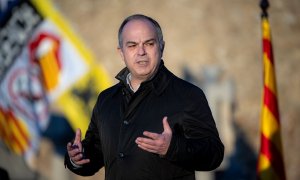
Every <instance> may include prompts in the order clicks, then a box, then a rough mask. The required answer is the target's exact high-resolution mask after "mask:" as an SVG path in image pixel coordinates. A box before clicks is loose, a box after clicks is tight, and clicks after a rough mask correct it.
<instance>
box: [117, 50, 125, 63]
mask: <svg viewBox="0 0 300 180" xmlns="http://www.w3.org/2000/svg"><path fill="white" fill-rule="evenodd" d="M117 49H118V52H119V54H120V56H121V58H122V60H123V61H124V54H123V50H122V48H120V47H118V48H117Z"/></svg>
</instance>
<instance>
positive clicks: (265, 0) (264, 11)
mask: <svg viewBox="0 0 300 180" xmlns="http://www.w3.org/2000/svg"><path fill="white" fill-rule="evenodd" d="M269 6H270V4H269V1H268V0H261V1H260V8H261V10H262V13H261V16H263V17H268V12H267V9H268V8H269Z"/></svg>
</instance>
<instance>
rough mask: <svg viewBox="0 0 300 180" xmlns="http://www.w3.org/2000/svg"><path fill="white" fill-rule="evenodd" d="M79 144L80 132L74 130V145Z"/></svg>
mask: <svg viewBox="0 0 300 180" xmlns="http://www.w3.org/2000/svg"><path fill="white" fill-rule="evenodd" d="M79 142H81V130H80V129H79V128H78V129H76V135H75V140H74V144H77V143H79Z"/></svg>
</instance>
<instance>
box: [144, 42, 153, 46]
mask: <svg viewBox="0 0 300 180" xmlns="http://www.w3.org/2000/svg"><path fill="white" fill-rule="evenodd" d="M145 45H146V46H154V42H153V41H151V42H146V43H145Z"/></svg>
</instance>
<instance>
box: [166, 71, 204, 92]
mask: <svg viewBox="0 0 300 180" xmlns="http://www.w3.org/2000/svg"><path fill="white" fill-rule="evenodd" d="M172 79H173V81H172V86H173V88H174V89H176V90H177V91H178V92H179V93H180V94H185V95H190V96H192V95H203V94H204V93H203V90H202V89H201V88H200V87H198V86H196V85H194V84H192V83H190V82H188V81H186V80H183V79H181V78H179V77H177V76H175V75H173V78H172Z"/></svg>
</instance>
